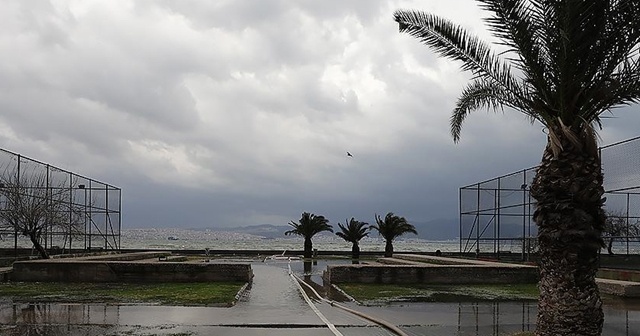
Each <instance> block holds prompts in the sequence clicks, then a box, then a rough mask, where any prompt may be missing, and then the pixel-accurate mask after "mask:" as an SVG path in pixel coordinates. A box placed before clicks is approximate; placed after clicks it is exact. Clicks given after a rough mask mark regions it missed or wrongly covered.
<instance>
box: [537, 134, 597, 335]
mask: <svg viewBox="0 0 640 336" xmlns="http://www.w3.org/2000/svg"><path fill="white" fill-rule="evenodd" d="M556 133H561V132H556ZM560 141H561V144H562V150H561V151H560V153H559V154H557V157H554V154H553V151H552V148H551V143H548V144H547V148H546V149H545V152H544V155H543V158H542V163H541V164H540V166H539V167H538V170H537V173H536V177H535V179H534V181H533V184H532V186H531V195H532V196H533V197H534V198H535V199H536V201H537V206H536V211H535V213H534V220H535V222H536V223H537V225H538V242H539V250H540V284H539V288H540V298H539V301H538V321H537V329H536V335H539V336H542V335H544V336H547V335H600V334H601V332H602V324H603V321H604V317H603V312H602V300H601V299H600V293H599V291H598V286H597V285H596V282H595V275H596V272H597V270H598V264H599V255H598V252H599V250H600V248H601V247H602V246H603V241H602V230H603V227H604V223H605V213H604V211H603V210H602V205H603V199H602V196H603V194H604V188H603V186H602V182H603V177H602V171H601V164H600V156H599V154H598V152H597V149H596V148H597V146H596V143H595V139H591V138H590V137H589V136H586V137H582V138H581V140H580V141H581V144H578V145H575V144H573V143H572V142H571V141H569V139H568V138H567V137H564V138H561V139H560Z"/></svg>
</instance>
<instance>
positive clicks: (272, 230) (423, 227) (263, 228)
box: [214, 219, 460, 240]
mask: <svg viewBox="0 0 640 336" xmlns="http://www.w3.org/2000/svg"><path fill="white" fill-rule="evenodd" d="M409 223H411V224H413V225H414V226H415V227H416V230H417V231H418V236H417V238H421V239H427V240H450V239H456V238H457V237H458V236H459V235H460V228H459V227H458V220H457V219H434V220H430V221H427V222H412V221H409ZM333 226H334V231H335V230H336V229H337V224H333ZM214 230H216V231H227V232H238V233H246V234H251V235H256V236H262V237H265V238H283V237H284V233H285V231H289V230H291V227H290V226H288V225H272V224H260V225H249V226H241V227H234V228H217V229H214ZM375 235H376V233H373V236H375ZM403 237H405V238H412V237H415V236H413V235H406V236H403Z"/></svg>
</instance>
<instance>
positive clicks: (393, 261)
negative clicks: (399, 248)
mask: <svg viewBox="0 0 640 336" xmlns="http://www.w3.org/2000/svg"><path fill="white" fill-rule="evenodd" d="M376 261H377V262H378V263H380V264H385V265H421V264H422V263H420V262H415V261H411V260H403V259H398V258H388V257H384V258H378V259H376Z"/></svg>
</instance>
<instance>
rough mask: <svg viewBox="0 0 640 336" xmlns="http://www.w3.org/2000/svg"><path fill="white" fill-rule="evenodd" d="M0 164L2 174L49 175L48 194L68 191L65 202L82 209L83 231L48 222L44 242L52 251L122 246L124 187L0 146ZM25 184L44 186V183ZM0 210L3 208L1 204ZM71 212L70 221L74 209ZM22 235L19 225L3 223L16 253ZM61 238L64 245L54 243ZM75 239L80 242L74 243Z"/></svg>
mask: <svg viewBox="0 0 640 336" xmlns="http://www.w3.org/2000/svg"><path fill="white" fill-rule="evenodd" d="M11 160H13V161H15V162H12V161H11ZM0 165H2V168H3V169H4V170H3V171H1V172H0V173H1V174H15V176H17V181H22V178H23V177H24V176H29V174H33V175H35V174H43V175H44V176H46V188H47V193H46V195H47V196H46V197H51V196H49V195H50V194H53V193H52V192H50V190H55V191H62V192H67V193H68V194H69V200H68V201H67V202H66V204H68V205H69V207H72V206H73V207H74V208H75V209H81V214H80V216H81V218H82V219H81V222H80V225H79V227H80V228H81V232H80V233H72V232H71V228H69V230H68V231H62V230H60V229H59V228H58V227H57V226H54V225H53V224H52V223H45V229H44V230H43V233H42V245H43V247H44V248H45V249H46V250H47V251H48V252H49V253H70V251H71V250H78V249H81V250H94V249H100V250H119V249H120V242H121V237H120V233H121V230H122V216H121V213H122V189H120V188H118V187H115V186H113V185H110V184H107V183H104V182H101V181H98V180H96V179H92V178H89V177H86V176H83V175H79V174H76V173H73V172H71V171H68V170H64V169H62V168H58V167H56V166H53V165H50V164H48V163H44V162H41V161H38V160H35V159H32V158H29V157H26V156H24V155H21V154H17V153H14V152H11V151H8V150H6V149H2V148H0ZM25 165H30V167H31V169H26V168H24V166H25ZM54 176H57V177H62V182H63V183H60V184H57V185H55V184H54V183H52V182H51V181H52V180H54ZM27 181H28V180H27ZM18 183H20V182H18ZM2 187H4V186H2V185H0V188H2ZM26 188H27V189H28V188H42V186H38V187H36V186H27V187H26ZM0 211H3V208H2V207H1V206H0ZM69 216H70V219H69V220H70V221H71V216H72V213H71V211H69ZM20 236H21V235H20V233H19V232H17V229H15V228H11V227H8V226H6V225H0V237H3V238H6V237H9V238H12V239H13V249H14V251H15V255H16V256H17V254H18V249H19V237H20ZM60 240H62V241H63V242H64V245H63V246H62V247H60V246H59V245H55V243H56V242H59V241H60ZM74 242H75V243H76V244H79V245H75V246H74V245H73V243H74ZM67 243H68V245H67Z"/></svg>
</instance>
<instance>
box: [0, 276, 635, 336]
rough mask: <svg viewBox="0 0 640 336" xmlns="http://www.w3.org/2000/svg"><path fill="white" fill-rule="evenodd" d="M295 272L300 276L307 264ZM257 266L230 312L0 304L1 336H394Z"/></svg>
mask: <svg viewBox="0 0 640 336" xmlns="http://www.w3.org/2000/svg"><path fill="white" fill-rule="evenodd" d="M291 265H292V266H293V267H292V268H293V271H294V272H295V273H296V274H300V275H302V273H303V267H302V263H292V264H291ZM252 267H253V270H254V274H255V278H254V281H253V284H252V286H251V288H250V289H249V290H248V291H246V292H245V294H244V295H243V296H242V297H241V298H240V299H239V301H238V303H237V304H236V305H235V306H234V307H231V308H215V307H175V306H147V305H111V304H59V303H57V304H52V303H50V304H26V303H16V304H14V303H11V302H4V303H3V302H0V335H16V336H17V335H20V336H23V335H24V336H32V335H33V336H35V335H38V336H40V335H47V336H57V335H74V336H75V335H78V336H80V335H83V336H84V335H89V336H92V335H96V336H97V335H176V336H177V335H180V336H187V335H225V336H227V335H228V336H238V335H247V336H253V335H255V336H268V335H283V336H288V335H292V336H293V335H300V336H307V335H309V336H325V335H326V336H332V335H339V334H342V335H345V336H347V335H392V333H391V332H389V331H387V330H386V329H383V328H381V327H379V326H377V325H375V324H373V323H372V322H369V321H367V320H364V319H362V318H360V317H357V316H355V315H353V314H350V313H347V312H345V311H343V310H340V309H337V308H336V307H332V306H331V305H329V304H327V303H322V302H318V301H314V303H313V304H314V306H315V307H316V308H317V311H314V309H312V307H311V306H310V305H309V304H308V303H307V302H306V301H305V299H304V298H303V296H302V295H301V293H300V291H299V289H298V287H297V285H296V283H295V282H294V281H293V279H292V278H291V277H290V276H289V274H288V264H287V263H253V264H252ZM325 268H326V263H320V264H319V265H315V266H313V268H312V275H311V276H307V277H306V279H305V280H306V281H315V282H320V273H321V271H322V270H324V269H325ZM343 305H345V306H348V307H349V308H352V309H355V310H358V311H360V312H363V313H366V314H369V315H372V316H375V317H378V318H382V319H384V320H386V321H388V322H390V323H392V324H395V325H397V326H399V327H400V329H402V330H403V331H404V332H406V333H407V334H409V335H434V336H439V335H442V336H444V335H447V336H449V335H461V336H463V335H464V336H466V335H483V336H485V335H495V336H498V335H500V336H502V335H509V334H511V333H514V332H518V331H529V330H533V329H534V327H535V318H536V304H535V302H485V303H404V304H392V305H386V306H373V307H369V306H359V305H357V304H355V303H343ZM639 308H640V307H638V305H630V304H628V303H625V302H622V301H614V302H612V303H608V304H607V305H606V306H605V318H606V320H605V330H604V332H603V335H611V336H622V335H624V336H629V335H640V309H639ZM323 319H324V321H323ZM326 322H329V324H332V325H334V326H335V330H336V331H337V334H336V333H334V332H332V331H331V330H330V329H329V327H328V326H327V323H326Z"/></svg>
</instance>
